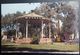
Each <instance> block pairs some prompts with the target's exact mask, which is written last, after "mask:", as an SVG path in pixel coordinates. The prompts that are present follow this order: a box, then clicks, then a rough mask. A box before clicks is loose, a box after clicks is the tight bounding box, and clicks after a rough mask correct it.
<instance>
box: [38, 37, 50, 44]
mask: <svg viewBox="0 0 80 55" xmlns="http://www.w3.org/2000/svg"><path fill="white" fill-rule="evenodd" d="M51 43H52V40H51V38H41V39H40V41H39V44H51Z"/></svg>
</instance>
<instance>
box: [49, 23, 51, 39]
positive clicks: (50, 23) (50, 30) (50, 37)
mask: <svg viewBox="0 0 80 55" xmlns="http://www.w3.org/2000/svg"><path fill="white" fill-rule="evenodd" d="M49 38H51V23H49Z"/></svg>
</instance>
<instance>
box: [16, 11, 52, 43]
mask: <svg viewBox="0 0 80 55" xmlns="http://www.w3.org/2000/svg"><path fill="white" fill-rule="evenodd" d="M15 22H16V24H18V26H17V29H18V30H16V38H17V39H16V41H15V42H16V43H19V42H20V43H31V42H32V40H33V39H32V37H33V36H35V37H39V42H38V43H39V44H43V43H51V42H52V40H51V20H50V19H49V18H46V17H43V16H41V15H38V14H36V13H34V12H32V13H28V14H26V15H23V16H19V17H17V19H16V20H15ZM18 32H21V33H22V38H21V39H19V38H18V37H19V35H18Z"/></svg>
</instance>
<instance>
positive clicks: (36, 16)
mask: <svg viewBox="0 0 80 55" xmlns="http://www.w3.org/2000/svg"><path fill="white" fill-rule="evenodd" d="M17 18H26V19H48V18H46V17H44V16H41V15H38V14H36V13H34V12H32V13H28V14H25V15H23V16H19V17H17Z"/></svg>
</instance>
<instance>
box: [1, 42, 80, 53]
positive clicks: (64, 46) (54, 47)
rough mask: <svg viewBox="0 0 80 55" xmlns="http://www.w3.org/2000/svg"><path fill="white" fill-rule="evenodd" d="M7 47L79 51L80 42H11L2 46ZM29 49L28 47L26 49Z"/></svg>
mask: <svg viewBox="0 0 80 55" xmlns="http://www.w3.org/2000/svg"><path fill="white" fill-rule="evenodd" d="M6 45H7V48H16V49H17V48H31V49H36V50H43V49H44V50H58V51H79V44H69V43H67V44H65V43H56V42H55V43H53V44H16V43H11V42H6V43H2V46H6ZM26 50H27V49H26Z"/></svg>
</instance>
